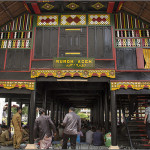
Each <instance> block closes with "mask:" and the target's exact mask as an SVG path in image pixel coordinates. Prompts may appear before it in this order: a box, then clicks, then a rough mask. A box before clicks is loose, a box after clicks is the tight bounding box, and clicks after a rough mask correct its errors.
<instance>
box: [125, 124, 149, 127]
mask: <svg viewBox="0 0 150 150" xmlns="http://www.w3.org/2000/svg"><path fill="white" fill-rule="evenodd" d="M145 126H146V125H137V124H131V125H130V124H129V125H128V127H145Z"/></svg>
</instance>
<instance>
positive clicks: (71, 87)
mask: <svg viewBox="0 0 150 150" xmlns="http://www.w3.org/2000/svg"><path fill="white" fill-rule="evenodd" d="M108 91H109V86H108V83H102V82H100V83H99V82H38V83H37V93H36V107H43V108H45V109H46V110H47V114H50V115H51V118H52V120H53V121H54V122H55V123H56V125H58V124H59V123H61V122H62V120H63V118H64V115H65V114H66V113H68V109H69V107H75V108H89V109H90V110H91V113H90V121H91V122H92V124H95V126H97V127H98V126H99V127H100V128H102V127H104V121H105V119H104V116H105V113H104V112H106V116H107V115H108V111H109V106H110V102H109V101H108V99H109V97H110V96H109V95H108ZM106 101H107V102H106ZM104 108H105V109H106V111H104ZM108 120H109V118H108V116H107V121H108ZM107 127H108V125H107ZM107 130H108V129H107Z"/></svg>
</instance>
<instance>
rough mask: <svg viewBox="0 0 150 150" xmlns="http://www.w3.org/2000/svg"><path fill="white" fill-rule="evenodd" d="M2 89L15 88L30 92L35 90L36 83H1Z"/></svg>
mask: <svg viewBox="0 0 150 150" xmlns="http://www.w3.org/2000/svg"><path fill="white" fill-rule="evenodd" d="M0 87H3V88H5V89H13V88H16V87H17V88H19V89H21V88H23V87H24V88H26V89H29V90H34V89H35V82H29V81H27V82H22V81H0Z"/></svg>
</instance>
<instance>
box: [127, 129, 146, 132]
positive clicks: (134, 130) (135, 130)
mask: <svg viewBox="0 0 150 150" xmlns="http://www.w3.org/2000/svg"><path fill="white" fill-rule="evenodd" d="M129 131H130V132H133V131H137V132H143V131H145V132H146V129H145V130H138V129H131V130H130V129H129Z"/></svg>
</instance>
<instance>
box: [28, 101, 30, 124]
mask: <svg viewBox="0 0 150 150" xmlns="http://www.w3.org/2000/svg"><path fill="white" fill-rule="evenodd" d="M29 116H30V104H28V125H29V123H30V117H29Z"/></svg>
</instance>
